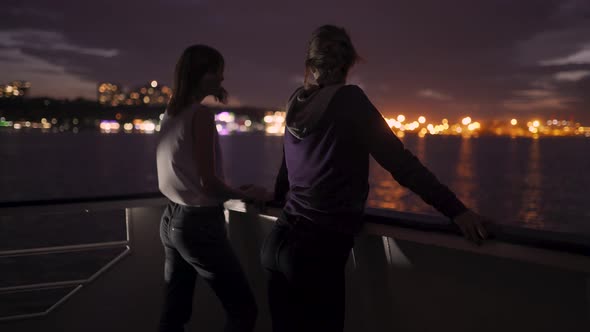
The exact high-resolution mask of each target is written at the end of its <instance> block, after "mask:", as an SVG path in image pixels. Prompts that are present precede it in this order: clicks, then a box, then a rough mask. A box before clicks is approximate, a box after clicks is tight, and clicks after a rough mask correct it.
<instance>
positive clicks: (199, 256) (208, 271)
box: [160, 202, 257, 332]
mask: <svg viewBox="0 0 590 332" xmlns="http://www.w3.org/2000/svg"><path fill="white" fill-rule="evenodd" d="M160 238H161V240H162V244H163V245H164V250H165V255H166V262H165V267H164V270H165V271H164V278H165V280H166V289H165V299H164V306H163V309H162V316H161V320H160V331H161V332H176V331H184V325H185V324H186V323H187V322H188V321H189V319H190V316H191V313H192V303H193V292H194V288H195V282H196V279H197V275H200V276H201V277H202V278H203V279H204V280H205V281H207V282H208V283H209V285H210V286H211V288H212V289H213V291H214V292H215V294H216V295H217V297H218V298H219V300H220V301H221V303H222V305H223V308H224V309H225V312H226V315H227V320H226V324H225V331H226V332H230V331H253V330H254V326H255V324H256V315H257V307H256V301H255V299H254V295H253V293H252V290H251V289H250V285H249V283H248V280H247V279H246V276H245V274H244V272H243V270H242V267H241V266H240V263H239V261H238V258H237V257H236V255H235V253H234V251H233V249H232V247H231V244H230V243H229V240H228V238H227V232H226V229H225V218H224V215H223V207H222V206H216V207H190V206H184V205H180V204H176V203H173V202H170V203H169V204H168V206H167V207H166V210H165V211H164V213H163V215H162V220H161V223H160Z"/></svg>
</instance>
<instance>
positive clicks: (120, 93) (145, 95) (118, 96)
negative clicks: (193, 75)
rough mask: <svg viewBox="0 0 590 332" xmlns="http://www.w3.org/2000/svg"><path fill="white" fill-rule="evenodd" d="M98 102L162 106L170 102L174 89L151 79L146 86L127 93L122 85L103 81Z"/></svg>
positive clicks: (117, 104)
mask: <svg viewBox="0 0 590 332" xmlns="http://www.w3.org/2000/svg"><path fill="white" fill-rule="evenodd" d="M97 96H98V97H97V98H98V102H99V103H100V104H103V105H108V106H119V105H128V106H132V105H135V106H139V105H153V106H160V105H166V104H168V101H170V97H171V96H172V89H170V88H169V87H167V86H165V85H160V84H158V82H157V81H151V82H149V83H148V84H146V85H144V86H140V87H137V88H135V89H133V90H131V91H129V92H128V93H125V92H124V90H123V89H122V87H121V86H120V85H117V84H113V83H108V82H103V83H99V84H98V95H97Z"/></svg>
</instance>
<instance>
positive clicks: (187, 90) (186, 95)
mask: <svg viewBox="0 0 590 332" xmlns="http://www.w3.org/2000/svg"><path fill="white" fill-rule="evenodd" d="M224 66H225V60H224V59H223V56H222V55H221V53H220V52H219V51H217V50H216V49H214V48H213V47H210V46H207V45H192V46H189V47H187V48H186V49H185V50H184V51H183V52H182V55H181V56H180V59H178V62H177V63H176V68H175V71H174V85H173V88H172V98H170V102H169V103H168V109H167V112H168V114H170V115H172V116H174V115H175V114H178V113H179V112H180V111H181V110H182V109H184V108H185V107H187V106H189V105H190V104H192V103H194V102H195V96H196V94H197V91H198V88H199V83H200V82H201V79H202V78H203V76H205V74H207V73H215V72H217V71H219V70H223V68H224ZM214 97H215V99H217V100H218V101H221V102H225V101H226V100H227V92H226V91H225V90H224V89H223V88H222V89H221V91H220V92H219V94H218V95H216V96H214Z"/></svg>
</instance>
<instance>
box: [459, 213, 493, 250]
mask: <svg viewBox="0 0 590 332" xmlns="http://www.w3.org/2000/svg"><path fill="white" fill-rule="evenodd" d="M453 222H455V224H457V226H459V228H460V229H461V232H462V233H463V236H464V237H465V238H466V239H467V240H469V241H471V242H474V243H475V244H477V245H481V244H482V243H483V241H484V240H486V239H487V238H488V232H487V230H486V228H485V227H484V223H487V222H489V220H488V219H487V218H485V217H483V216H481V215H479V214H477V213H475V212H473V211H471V210H467V211H465V212H463V213H462V214H460V215H458V216H457V217H455V218H454V219H453Z"/></svg>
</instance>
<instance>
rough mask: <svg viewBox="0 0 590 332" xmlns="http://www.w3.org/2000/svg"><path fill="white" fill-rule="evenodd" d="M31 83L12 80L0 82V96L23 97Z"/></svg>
mask: <svg viewBox="0 0 590 332" xmlns="http://www.w3.org/2000/svg"><path fill="white" fill-rule="evenodd" d="M30 88H31V83H30V82H27V81H12V82H10V83H8V84H0V98H25V97H27V96H28V94H29V89H30Z"/></svg>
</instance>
